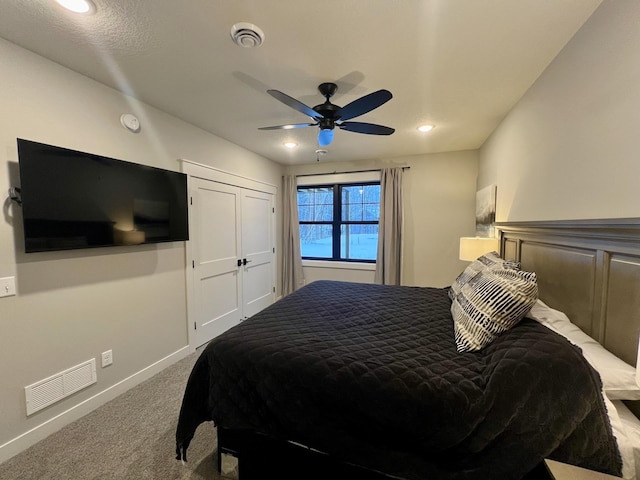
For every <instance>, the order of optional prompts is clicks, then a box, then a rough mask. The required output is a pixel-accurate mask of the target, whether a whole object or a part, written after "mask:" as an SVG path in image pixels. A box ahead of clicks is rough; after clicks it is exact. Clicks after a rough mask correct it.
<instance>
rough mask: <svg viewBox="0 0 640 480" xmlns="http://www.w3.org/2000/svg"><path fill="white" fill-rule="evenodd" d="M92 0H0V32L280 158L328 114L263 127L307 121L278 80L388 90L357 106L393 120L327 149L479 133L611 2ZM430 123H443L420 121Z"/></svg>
mask: <svg viewBox="0 0 640 480" xmlns="http://www.w3.org/2000/svg"><path fill="white" fill-rule="evenodd" d="M93 1H94V3H95V4H96V7H97V11H96V13H95V14H94V15H91V16H78V15H74V14H71V13H68V12H66V11H63V10H62V9H61V8H60V7H59V6H58V5H57V4H56V3H55V2H54V1H53V0H1V2H0V36H1V37H3V38H5V39H7V40H9V41H11V42H14V43H16V44H18V45H21V46H23V47H25V48H27V49H29V50H32V51H34V52H36V53H38V54H40V55H43V56H45V57H47V58H50V59H51V60H53V61H55V62H58V63H60V64H62V65H64V66H66V67H68V68H71V69H73V70H75V71H77V72H79V73H82V74H84V75H87V76H89V77H91V78H94V79H96V80H98V81H100V82H102V83H104V84H106V85H109V86H111V87H113V88H116V89H118V90H121V91H123V92H125V93H127V94H129V95H132V96H135V97H137V98H139V99H140V100H142V101H144V102H146V103H148V104H151V105H153V106H155V107H157V108H159V109H161V110H163V111H165V112H167V113H169V114H171V115H174V116H176V117H178V118H181V119H183V120H185V121H187V122H189V123H191V124H193V125H196V126H198V127H200V128H202V129H204V130H207V131H209V132H212V133H214V134H216V135H218V136H220V137H223V138H225V139H227V140H230V141H232V142H234V143H236V144H238V145H241V146H243V147H245V148H247V149H249V150H251V151H253V152H256V153H258V154H260V155H263V156H264V157H267V158H270V159H272V160H274V161H276V162H279V163H282V164H296V163H309V162H315V161H316V154H315V150H316V149H317V148H318V145H317V127H308V128H300V129H295V130H274V131H260V130H258V127H263V126H269V125H281V124H288V123H303V122H307V121H310V118H309V117H306V116H305V115H303V114H302V113H299V112H297V111H295V110H293V109H292V108H290V107H288V106H286V105H284V104H282V103H280V102H279V101H277V100H276V99H274V98H273V97H271V96H270V95H268V94H267V93H266V90H267V89H276V90H280V91H282V92H284V93H286V94H287V95H289V96H291V97H294V98H296V99H298V100H299V101H301V102H303V103H305V104H306V105H308V106H310V107H313V106H314V105H316V104H319V103H322V102H323V101H324V98H323V97H322V96H321V95H320V94H319V93H318V90H317V86H318V85H319V84H320V83H322V82H327V81H333V82H336V83H337V84H338V92H337V93H336V94H335V96H334V97H333V98H332V99H331V101H332V102H333V103H335V104H337V105H339V106H344V105H346V104H347V103H349V102H351V101H353V100H355V99H356V98H359V97H361V96H363V95H366V94H368V93H371V92H374V91H376V90H379V89H387V90H390V91H391V92H392V94H393V98H392V99H391V100H390V101H389V102H387V103H385V104H384V105H382V106H381V107H379V108H377V109H375V110H373V111H371V112H369V113H367V114H364V115H362V116H360V117H356V118H354V119H353V121H362V122H369V123H377V124H381V125H385V126H389V127H393V128H395V129H396V131H395V133H394V134H393V135H390V136H377V135H364V134H359V133H353V132H348V131H340V130H337V131H336V134H335V138H334V141H333V143H332V144H331V145H330V146H329V147H327V150H329V153H328V154H327V155H326V156H325V157H324V158H325V159H326V160H327V161H341V160H357V159H372V158H391V157H398V156H405V155H418V154H424V153H434V152H443V151H455V150H467V149H476V148H479V147H480V146H481V145H482V143H483V142H484V140H485V139H486V138H487V137H488V136H489V135H490V134H491V132H492V131H493V130H494V128H495V127H496V126H497V125H498V124H499V122H500V121H501V119H502V118H503V117H504V116H505V114H506V113H507V112H508V111H509V110H510V109H511V108H512V106H513V105H514V104H515V103H516V102H517V101H518V100H519V99H520V97H521V96H522V95H523V94H524V92H525V91H526V90H527V89H528V88H529V87H530V86H531V84H532V83H533V82H534V81H535V80H536V78H537V77H538V76H539V75H540V74H541V73H542V71H543V70H544V69H545V67H546V66H547V65H548V64H549V63H550V62H551V60H552V59H553V58H554V57H555V56H556V55H557V54H558V52H559V51H560V50H561V49H562V48H563V46H564V45H565V44H566V43H567V41H568V40H569V39H570V38H571V37H572V36H573V35H574V33H575V32H576V31H577V30H578V29H579V28H580V26H581V25H582V24H583V23H584V22H585V21H586V20H587V19H588V17H589V16H590V15H591V14H592V13H593V11H594V10H595V9H596V8H597V6H598V5H599V4H600V3H601V0H323V1H309V0H93ZM237 22H250V23H253V24H255V25H257V26H258V27H260V28H261V29H262V30H263V31H264V33H265V41H264V44H263V45H262V46H260V47H258V48H254V49H248V48H242V47H239V46H237V45H235V44H234V43H233V42H232V40H231V38H230V33H229V32H230V29H231V27H232V25H233V24H235V23H237ZM6 67H7V66H6V65H5V66H4V68H6ZM420 123H433V124H435V125H436V128H435V129H434V130H433V131H432V132H430V133H428V134H420V133H419V132H417V131H416V127H417V126H418V124H420ZM143 127H144V126H143ZM286 140H293V141H295V142H297V143H298V144H299V146H298V148H297V149H295V150H294V151H289V150H287V149H285V148H284V147H283V145H282V144H283V142H284V141H286Z"/></svg>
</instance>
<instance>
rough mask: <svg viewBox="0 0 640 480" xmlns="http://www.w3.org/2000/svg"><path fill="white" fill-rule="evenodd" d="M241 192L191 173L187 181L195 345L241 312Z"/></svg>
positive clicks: (240, 316) (228, 324)
mask: <svg viewBox="0 0 640 480" xmlns="http://www.w3.org/2000/svg"><path fill="white" fill-rule="evenodd" d="M241 192H242V190H241V189H240V188H238V187H233V186H229V185H225V184H222V183H217V182H213V181H209V180H203V179H198V178H194V179H193V182H192V198H193V205H192V207H191V208H192V215H191V218H192V224H193V225H192V232H193V233H194V235H193V238H192V244H193V250H192V252H193V255H194V259H193V265H192V267H193V270H194V272H193V275H194V276H193V289H194V291H193V303H194V305H193V308H194V310H195V311H194V314H195V323H196V330H195V340H196V345H202V344H204V343H206V342H208V341H209V340H211V339H212V338H214V337H216V336H218V335H220V334H221V333H223V332H224V331H226V330H228V329H229V328H231V327H232V326H234V325H237V324H238V323H240V321H241V320H242V319H243V318H244V314H243V310H242V305H243V299H242V291H243V288H242V282H241V268H240V267H239V266H238V260H240V259H241V258H242V256H241V252H242V250H241V228H242V226H241V208H242V207H241V205H242V199H241Z"/></svg>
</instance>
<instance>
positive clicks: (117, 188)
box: [17, 138, 189, 253]
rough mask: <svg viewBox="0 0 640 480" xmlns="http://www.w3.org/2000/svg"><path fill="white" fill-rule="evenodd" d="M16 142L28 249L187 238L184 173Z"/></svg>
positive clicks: (26, 250)
mask: <svg viewBox="0 0 640 480" xmlns="http://www.w3.org/2000/svg"><path fill="white" fill-rule="evenodd" d="M17 141H18V160H19V165H20V166H19V168H20V195H21V201H22V217H23V226H24V243H25V252H27V253H31V252H43V251H51V250H71V249H78V248H91V247H106V246H115V245H138V244H149V243H160V242H174V241H182V240H188V239H189V225H188V210H187V209H188V207H187V201H188V200H187V176H186V175H185V174H184V173H180V172H173V171H170V170H164V169H161V168H156V167H149V166H144V165H139V164H136V163H132V162H125V161H122V160H116V159H113V158H108V157H103V156H100V155H94V154H91V153H84V152H78V151H75V150H69V149H67V148H61V147H55V146H52V145H45V144H43V143H37V142H33V141H30V140H23V139H20V138H19V139H18V140H17Z"/></svg>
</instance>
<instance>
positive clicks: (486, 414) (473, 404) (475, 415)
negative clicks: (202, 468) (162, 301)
mask: <svg viewBox="0 0 640 480" xmlns="http://www.w3.org/2000/svg"><path fill="white" fill-rule="evenodd" d="M450 306H451V301H450V300H449V297H448V296H447V289H439V288H419V287H392V286H380V285H368V284H357V283H342V282H329V281H318V282H314V283H311V284H309V285H307V286H305V287H303V288H302V289H300V290H298V291H297V292H295V293H293V294H291V295H289V296H287V297H285V298H283V299H281V300H280V301H278V302H276V303H275V304H273V305H271V306H270V307H268V308H267V309H265V310H263V311H262V312H260V313H258V314H257V315H255V316H254V317H252V318H251V319H249V320H247V321H245V322H243V323H242V324H240V325H238V326H236V327H234V328H232V329H230V330H229V331H227V332H225V333H224V334H222V335H220V336H219V337H217V338H215V339H214V340H213V341H212V342H210V344H209V345H208V346H207V347H206V348H205V350H204V351H203V353H202V355H201V356H200V358H199V359H198V361H197V363H196V364H195V366H194V369H193V371H192V373H191V376H190V378H189V381H188V384H187V387H186V391H185V394H184V398H183V404H182V408H181V411H180V418H179V424H178V428H177V432H176V440H177V449H178V456H179V457H180V456H182V455H185V453H186V449H187V448H188V446H189V443H190V441H191V439H192V438H193V435H194V432H195V430H196V428H197V427H198V425H199V424H201V423H202V422H205V421H213V422H214V423H215V424H216V425H218V426H222V427H225V428H229V429H238V430H247V429H248V430H251V431H255V432H258V433H261V434H264V435H267V436H268V437H272V438H274V439H280V440H291V441H295V442H298V443H301V444H304V445H307V446H309V447H312V448H315V449H317V450H320V451H323V452H326V453H329V454H331V455H333V456H335V457H338V458H341V459H344V460H347V461H349V462H352V463H356V464H359V465H362V466H365V467H367V468H371V469H374V470H378V471H382V472H385V473H388V474H390V475H395V476H399V477H401V478H406V479H427V478H434V479H475V480H478V479H497V478H500V479H519V478H521V477H522V476H523V475H524V474H525V473H526V472H528V471H529V470H531V469H532V468H533V467H534V466H535V465H536V464H538V463H539V462H540V461H541V460H543V459H544V458H547V457H550V458H554V459H556V460H560V461H564V462H567V463H572V464H577V465H581V466H584V467H586V468H591V469H594V470H599V471H603V472H606V473H610V474H614V475H619V474H620V470H621V460H620V455H619V451H618V448H617V445H616V443H615V439H614V437H613V435H612V432H611V427H610V425H609V421H608V417H607V415H606V410H605V406H604V402H603V399H602V396H601V384H600V379H599V377H598V375H597V373H596V372H595V371H594V370H593V369H592V368H591V367H590V366H589V365H588V363H587V362H586V361H585V360H584V358H583V357H582V355H581V353H580V350H579V349H578V348H576V347H574V346H573V345H571V344H570V343H568V342H567V341H566V340H565V339H563V338H562V337H560V336H559V335H557V334H555V333H553V332H551V331H550V330H548V329H546V328H545V327H543V326H542V325H539V324H538V323H537V322H535V321H533V320H529V319H524V320H523V321H522V322H520V324H519V325H518V326H516V327H515V328H513V329H512V330H510V331H509V332H507V333H505V334H503V335H502V336H500V337H499V338H498V339H497V340H496V341H495V342H494V343H492V344H491V345H490V346H488V347H487V348H485V349H484V350H482V351H480V352H476V353H458V352H457V351H456V347H455V342H454V336H453V324H452V322H453V320H452V318H451V314H450Z"/></svg>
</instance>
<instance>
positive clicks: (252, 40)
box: [231, 22, 264, 48]
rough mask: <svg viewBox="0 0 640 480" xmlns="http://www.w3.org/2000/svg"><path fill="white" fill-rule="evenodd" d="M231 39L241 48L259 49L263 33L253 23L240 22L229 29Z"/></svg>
mask: <svg viewBox="0 0 640 480" xmlns="http://www.w3.org/2000/svg"><path fill="white" fill-rule="evenodd" d="M231 38H232V39H233V41H234V42H235V43H236V45H240V46H241V47H245V48H253V47H259V46H260V45H262V42H264V32H263V31H262V30H261V29H260V28H259V27H257V26H255V25H254V24H253V23H246V22H240V23H236V24H235V25H234V26H233V27H231Z"/></svg>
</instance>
